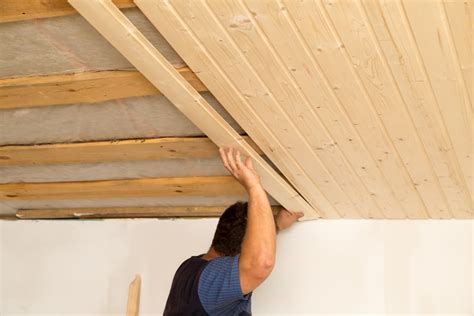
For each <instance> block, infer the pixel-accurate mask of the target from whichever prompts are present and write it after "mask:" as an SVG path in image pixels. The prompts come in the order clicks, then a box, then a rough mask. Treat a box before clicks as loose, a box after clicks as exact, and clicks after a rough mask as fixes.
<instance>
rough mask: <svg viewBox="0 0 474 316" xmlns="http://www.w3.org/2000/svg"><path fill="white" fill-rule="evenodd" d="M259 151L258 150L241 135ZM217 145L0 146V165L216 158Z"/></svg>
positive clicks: (200, 140) (193, 140) (179, 141)
mask: <svg viewBox="0 0 474 316" xmlns="http://www.w3.org/2000/svg"><path fill="white" fill-rule="evenodd" d="M242 138H243V139H244V140H245V141H247V142H248V143H249V144H250V145H251V146H252V147H253V148H254V149H255V150H256V151H257V152H258V153H259V154H261V153H262V152H261V150H260V149H259V148H258V147H257V145H255V143H254V142H253V141H252V140H251V139H250V138H249V137H248V136H242ZM218 156H219V152H218V149H217V146H216V145H215V144H214V143H213V142H211V141H210V140H209V139H208V138H207V137H167V138H155V139H134V140H119V141H102V142H86V143H71V144H46V145H32V146H1V147H0V166H26V165H49V164H71V163H94V162H104V161H143V160H159V159H192V158H211V157H218Z"/></svg>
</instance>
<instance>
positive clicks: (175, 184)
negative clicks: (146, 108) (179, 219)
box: [0, 176, 245, 201]
mask: <svg viewBox="0 0 474 316" xmlns="http://www.w3.org/2000/svg"><path fill="white" fill-rule="evenodd" d="M243 194H245V190H244V189H243V187H242V186H241V185H240V184H239V183H238V182H237V181H236V180H235V179H234V178H233V177H231V176H216V177H174V178H146V179H126V180H105V181H77V182H43V183H8V184H0V200H5V201H14V200H58V199H62V200H74V199H104V198H127V197H158V196H218V195H228V196H233V195H235V196H237V195H243Z"/></svg>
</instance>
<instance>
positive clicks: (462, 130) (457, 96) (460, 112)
mask: <svg viewBox="0 0 474 316" xmlns="http://www.w3.org/2000/svg"><path fill="white" fill-rule="evenodd" d="M460 2H462V1H460ZM402 4H403V8H404V11H405V13H406V16H407V19H408V22H409V24H410V28H411V30H412V32H413V36H414V38H415V40H416V43H417V46H418V50H419V52H420V56H421V58H422V59H423V63H424V65H425V68H426V72H427V74H428V78H429V80H430V83H431V86H432V87H433V91H434V94H435V96H436V99H437V102H438V104H439V107H440V110H441V113H442V116H443V118H444V123H445V125H446V128H447V130H448V133H449V136H450V139H451V143H452V147H450V148H448V149H449V150H453V151H454V153H455V154H456V157H457V160H458V163H459V165H460V167H461V170H462V173H463V176H464V179H465V183H466V184H467V185H468V187H469V191H470V195H471V197H472V196H473V191H472V183H473V180H474V179H473V178H472V141H473V138H472V137H473V136H472V132H473V130H472V101H471V100H470V98H469V93H468V87H467V86H466V83H467V82H469V81H467V82H465V81H464V76H463V71H462V68H463V67H469V64H464V62H465V58H466V57H464V56H465V53H463V54H462V55H460V56H461V58H462V59H460V57H459V56H458V53H457V52H456V45H455V43H454V41H453V37H452V33H451V28H450V25H449V23H448V19H447V16H446V11H445V8H444V6H443V4H442V3H441V2H440V1H426V2H423V10H420V9H419V6H415V5H413V3H412V2H411V1H403V2H402ZM448 7H450V8H451V6H449V5H448ZM471 10H472V8H471ZM450 12H451V10H450ZM450 14H452V12H451V13H450ZM420 18H422V19H423V21H420V20H419V19H420ZM458 18H459V19H461V20H462V21H465V19H464V18H463V17H458ZM471 27H472V26H471ZM456 29H457V27H456ZM470 32H471V31H470V30H469V28H467V29H466V30H465V33H466V35H467V33H470ZM456 42H458V40H456ZM469 44H470V43H469ZM470 58H471V60H470V64H471V65H472V54H471V57H470ZM461 61H462V63H463V65H462V64H461ZM471 88H472V87H471Z"/></svg>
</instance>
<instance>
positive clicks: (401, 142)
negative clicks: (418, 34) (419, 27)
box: [322, 1, 452, 218]
mask: <svg viewBox="0 0 474 316" xmlns="http://www.w3.org/2000/svg"><path fill="white" fill-rule="evenodd" d="M414 3H419V2H417V1H415V2H414ZM361 6H362V4H361V2H356V1H324V2H323V4H322V10H323V12H324V13H325V14H327V18H328V19H330V20H331V22H332V23H333V24H334V26H335V28H336V29H337V33H338V35H339V36H340V39H341V42H342V43H343V45H344V49H345V50H347V52H348V56H349V58H350V59H351V62H352V63H353V67H354V69H355V71H356V73H357V74H358V76H359V78H360V80H361V81H362V83H363V85H364V87H365V89H366V91H367V93H368V95H369V97H370V99H371V101H372V105H373V109H371V110H374V111H375V112H376V114H377V115H378V116H379V117H380V119H381V121H382V122H383V126H384V128H385V129H386V131H387V133H388V135H389V136H390V139H391V141H392V143H393V145H394V147H395V148H396V150H397V152H398V155H400V158H401V159H402V161H403V163H404V166H405V168H406V170H407V171H408V173H409V175H410V177H411V179H412V181H413V186H415V187H416V189H417V191H418V192H419V193H420V195H421V197H422V199H423V202H424V203H425V205H426V208H427V211H428V212H429V215H430V216H431V217H432V218H450V217H452V214H451V211H450V208H449V205H448V203H447V201H446V197H445V195H444V192H443V191H442V189H441V186H440V183H439V181H438V178H437V177H436V176H435V174H434V170H433V166H432V164H431V162H430V160H429V158H428V156H427V154H426V151H425V149H424V147H423V144H422V142H421V140H420V138H419V135H418V134H417V131H416V128H415V126H414V125H413V121H412V118H411V116H410V114H409V113H408V110H407V106H406V103H405V100H404V99H403V98H402V96H401V94H400V90H399V88H398V86H397V83H396V81H395V79H394V78H393V76H392V74H391V71H390V68H389V66H388V64H387V60H386V59H385V58H384V57H383V56H382V55H381V48H380V46H379V45H378V42H377V41H376V37H375V34H374V30H373V29H372V28H371V25H370V23H369V22H368V20H367V17H366V15H365V14H364V9H363V8H362V7H361ZM417 10H419V6H417ZM419 11H422V10H419ZM420 22H421V21H420ZM423 23H425V20H423ZM412 216H414V217H417V216H418V214H412Z"/></svg>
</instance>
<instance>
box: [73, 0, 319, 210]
mask: <svg viewBox="0 0 474 316" xmlns="http://www.w3.org/2000/svg"><path fill="white" fill-rule="evenodd" d="M69 3H70V4H71V5H72V6H73V7H74V8H75V9H76V10H77V11H78V12H79V13H80V14H81V15H82V16H83V17H84V18H85V19H86V20H87V21H88V22H89V23H90V24H91V25H92V26H93V27H95V28H96V29H97V31H99V33H101V34H102V36H104V37H105V38H106V39H107V40H108V41H109V42H110V43H111V44H112V45H113V46H114V47H115V48H116V49H117V50H118V51H120V52H121V53H122V54H123V55H124V56H125V57H126V58H127V59H128V60H129V61H130V63H132V64H133V65H134V66H135V67H136V68H137V70H138V71H140V72H141V73H142V74H143V75H144V76H145V77H146V78H147V79H148V80H149V81H150V82H151V83H152V84H154V85H155V86H156V87H157V88H158V89H159V90H160V91H161V92H162V93H163V95H165V96H166V97H167V98H168V99H169V100H170V101H171V102H172V103H173V104H174V105H175V106H176V107H177V108H178V109H179V110H180V111H181V112H183V113H184V114H185V115H186V116H187V117H188V118H189V119H190V120H191V121H192V122H193V123H195V124H196V126H197V127H199V128H200V129H201V130H202V131H203V132H204V133H205V134H206V135H208V137H209V138H210V139H211V140H212V141H213V142H215V143H216V144H217V145H219V146H233V147H236V148H238V149H240V150H241V151H243V152H244V154H246V155H248V156H250V157H252V159H253V160H254V165H255V167H256V169H257V170H258V171H259V173H260V175H261V176H262V183H263V185H264V187H265V189H266V190H267V192H268V193H269V194H271V195H272V196H273V197H274V198H275V199H276V200H277V201H278V202H280V203H281V204H282V205H283V206H284V207H285V208H287V209H289V210H299V211H302V212H304V214H305V217H304V218H303V219H313V218H317V217H320V214H319V213H318V212H317V211H316V210H315V208H313V207H311V206H310V205H309V204H308V203H307V202H306V201H305V200H304V199H303V198H302V197H301V196H300V195H299V194H298V193H297V192H296V191H295V190H294V189H293V188H292V187H291V186H290V185H289V184H288V183H287V182H286V181H285V180H284V179H283V178H282V177H281V176H280V175H279V174H278V173H277V172H276V171H275V170H273V169H272V168H271V167H270V166H269V165H268V163H267V162H265V160H263V158H261V157H260V156H259V155H258V153H257V152H256V151H255V150H254V149H253V148H252V147H251V146H250V145H249V144H248V143H247V142H246V141H245V140H244V139H243V138H242V137H241V136H240V135H239V134H237V132H235V130H233V129H232V127H231V126H230V125H229V124H228V123H227V122H226V121H225V120H224V119H223V118H222V117H221V116H220V115H219V114H218V113H217V112H216V111H215V110H214V109H213V108H212V107H211V106H210V105H209V104H208V103H207V102H206V101H205V100H204V99H203V97H202V96H201V95H200V94H199V93H198V92H197V91H196V90H195V89H194V88H193V87H192V86H191V85H190V84H189V83H188V82H187V81H186V80H185V79H184V78H183V77H182V76H181V75H180V74H179V72H178V71H177V70H176V69H175V68H174V67H173V66H172V65H171V64H170V63H169V62H168V61H167V60H166V59H165V58H164V57H163V55H161V54H160V53H159V52H158V50H157V49H156V48H155V47H154V46H153V45H152V44H151V43H150V42H149V41H148V40H147V39H146V38H145V36H144V35H143V34H142V33H140V31H139V30H138V29H137V28H136V27H135V26H134V25H133V24H132V23H131V22H130V20H128V19H127V17H126V16H125V15H124V14H123V13H122V12H120V10H119V9H118V8H117V7H116V6H115V5H114V4H113V2H112V1H111V0H96V1H90V0H69Z"/></svg>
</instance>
